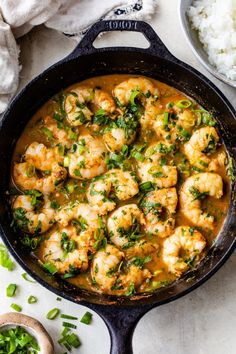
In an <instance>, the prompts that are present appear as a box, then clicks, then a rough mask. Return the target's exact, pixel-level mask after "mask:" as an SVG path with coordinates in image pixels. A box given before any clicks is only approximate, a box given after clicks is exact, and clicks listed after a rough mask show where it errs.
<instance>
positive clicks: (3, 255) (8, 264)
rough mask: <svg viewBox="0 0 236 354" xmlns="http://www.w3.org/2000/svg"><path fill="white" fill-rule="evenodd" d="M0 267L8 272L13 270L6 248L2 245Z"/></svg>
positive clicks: (0, 248)
mask: <svg viewBox="0 0 236 354" xmlns="http://www.w3.org/2000/svg"><path fill="white" fill-rule="evenodd" d="M0 265H1V266H2V267H4V268H7V269H8V270H10V271H11V270H13V269H14V263H13V261H12V260H11V258H10V257H9V254H8V252H7V249H6V246H4V245H3V244H2V243H1V244H0Z"/></svg>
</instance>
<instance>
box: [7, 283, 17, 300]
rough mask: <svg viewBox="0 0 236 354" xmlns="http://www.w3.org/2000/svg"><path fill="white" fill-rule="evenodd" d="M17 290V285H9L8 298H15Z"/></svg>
mask: <svg viewBox="0 0 236 354" xmlns="http://www.w3.org/2000/svg"><path fill="white" fill-rule="evenodd" d="M16 289H17V285H16V284H9V285H8V287H7V289H6V293H7V297H13V296H14V295H15V292H16Z"/></svg>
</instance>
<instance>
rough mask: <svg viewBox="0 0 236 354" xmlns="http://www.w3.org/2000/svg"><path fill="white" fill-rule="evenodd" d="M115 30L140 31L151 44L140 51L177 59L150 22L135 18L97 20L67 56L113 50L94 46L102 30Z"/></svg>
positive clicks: (74, 56) (127, 48) (73, 56)
mask: <svg viewBox="0 0 236 354" xmlns="http://www.w3.org/2000/svg"><path fill="white" fill-rule="evenodd" d="M113 31H128V32H129V31H131V32H140V33H142V34H143V35H144V36H145V38H146V39H147V40H148V42H149V43H150V46H149V47H148V48H147V49H139V51H143V52H147V53H150V54H154V55H158V56H160V57H164V58H166V59H172V60H173V59H175V60H176V58H175V57H174V56H173V55H172V54H171V53H170V52H169V50H168V49H167V48H166V46H165V45H164V43H163V42H162V41H161V39H160V38H159V37H158V35H157V34H156V32H155V31H154V29H153V28H152V27H151V26H150V25H149V24H148V23H146V22H143V21H134V20H105V21H99V22H96V23H95V24H94V25H93V26H92V27H91V28H90V29H89V30H88V32H87V33H86V34H85V36H84V37H83V39H82V40H81V41H80V43H79V44H78V45H77V47H76V48H75V49H74V50H73V52H72V53H71V54H69V56H68V57H67V58H68V59H73V58H76V57H78V56H80V55H86V54H91V53H96V52H101V51H106V50H112V47H107V48H99V49H96V48H95V47H94V46H93V42H94V40H95V39H96V38H97V36H98V35H99V34H100V33H101V32H113ZM116 48H124V47H113V49H116ZM125 48H126V50H132V49H134V48H130V47H125ZM136 49H137V48H136Z"/></svg>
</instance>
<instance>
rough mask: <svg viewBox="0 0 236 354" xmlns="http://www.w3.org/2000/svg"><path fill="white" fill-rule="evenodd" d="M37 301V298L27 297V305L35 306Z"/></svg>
mask: <svg viewBox="0 0 236 354" xmlns="http://www.w3.org/2000/svg"><path fill="white" fill-rule="evenodd" d="M37 301H38V299H37V297H35V296H33V295H30V296H29V297H28V304H35V303H36V302H37Z"/></svg>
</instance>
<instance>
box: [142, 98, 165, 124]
mask: <svg viewBox="0 0 236 354" xmlns="http://www.w3.org/2000/svg"><path fill="white" fill-rule="evenodd" d="M162 112H163V108H162V105H161V104H160V102H159V101H158V100H153V98H152V97H150V98H148V99H147V102H146V105H145V110H144V114H143V115H142V116H141V118H140V124H141V126H142V129H147V128H153V126H154V123H155V120H156V118H157V117H158V115H160V114H161V113H162Z"/></svg>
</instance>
